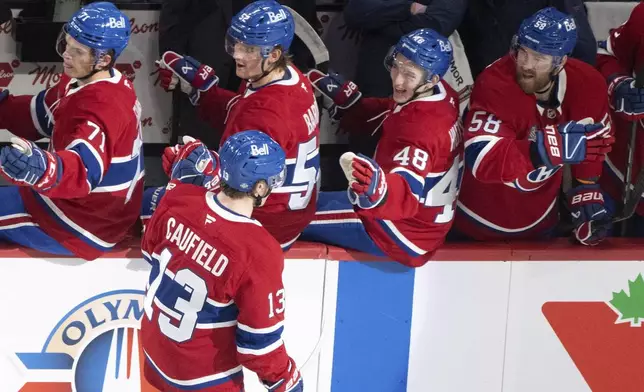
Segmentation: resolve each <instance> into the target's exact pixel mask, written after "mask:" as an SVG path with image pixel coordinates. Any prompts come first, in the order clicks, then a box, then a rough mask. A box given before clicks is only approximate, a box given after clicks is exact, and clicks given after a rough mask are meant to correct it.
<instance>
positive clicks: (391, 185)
mask: <svg viewBox="0 0 644 392" xmlns="http://www.w3.org/2000/svg"><path fill="white" fill-rule="evenodd" d="M451 60H452V46H451V44H450V43H449V41H448V40H447V38H445V37H442V36H441V35H440V34H438V33H436V32H435V31H433V30H430V29H420V30H416V31H413V32H411V33H409V34H407V35H405V36H404V37H402V38H401V39H400V41H399V42H398V44H396V45H395V46H394V47H393V48H392V50H391V52H390V53H389V55H388V56H387V58H386V60H385V65H386V67H387V69H389V71H390V74H391V81H392V85H393V90H394V93H393V97H392V98H362V97H361V93H360V92H359V90H358V88H357V86H356V85H355V84H354V83H353V82H348V81H345V80H344V79H343V78H342V77H341V76H340V75H338V74H337V73H331V74H329V75H326V74H324V73H322V72H320V71H317V70H313V71H310V72H309V74H308V77H309V78H310V80H311V82H312V83H313V85H314V86H315V87H316V88H317V89H318V90H319V91H320V92H321V93H322V94H324V95H325V96H326V97H327V98H329V100H330V101H332V102H333V105H332V106H331V107H330V108H329V112H330V115H331V117H332V118H335V119H340V118H341V123H340V126H341V127H342V128H344V129H346V130H349V131H353V132H370V133H376V132H381V134H382V135H381V137H380V140H379V142H378V146H377V148H376V153H375V156H374V157H373V158H369V157H366V156H364V155H361V154H360V155H355V154H353V153H345V154H344V155H343V156H342V157H341V158H340V164H341V166H342V169H343V171H344V174H345V176H346V177H347V179H348V180H349V188H348V190H347V192H322V193H320V196H319V202H318V212H317V213H316V216H315V219H314V221H313V222H311V225H310V226H309V227H308V228H307V229H306V230H305V231H304V233H303V237H302V238H303V239H306V240H313V241H320V242H324V243H328V244H333V245H338V246H342V247H346V248H351V249H357V250H360V251H365V252H368V253H371V254H375V255H383V254H384V255H387V256H388V257H390V258H392V259H393V260H396V261H398V262H400V263H402V264H405V265H408V266H412V267H417V266H420V265H423V264H425V263H426V262H427V261H428V260H429V259H430V258H431V257H432V255H433V254H434V252H435V251H436V249H437V248H438V247H439V246H440V245H441V244H442V243H443V242H444V240H445V236H446V234H447V232H448V231H449V229H450V227H451V225H452V221H453V217H454V208H455V203H456V197H457V195H458V189H459V186H460V180H461V174H462V165H463V163H462V153H463V145H462V127H461V122H460V119H459V102H458V95H457V94H456V92H454V90H453V89H452V88H451V87H450V86H449V85H448V84H447V83H445V82H444V81H442V77H443V76H444V75H445V73H446V72H447V70H448V68H449V64H450V62H451Z"/></svg>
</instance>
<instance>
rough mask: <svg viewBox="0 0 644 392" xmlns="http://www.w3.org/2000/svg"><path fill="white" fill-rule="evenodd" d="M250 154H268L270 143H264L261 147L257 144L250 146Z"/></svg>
mask: <svg viewBox="0 0 644 392" xmlns="http://www.w3.org/2000/svg"><path fill="white" fill-rule="evenodd" d="M250 154H251V155H252V156H254V157H256V156H258V155H260V156H261V155H268V144H266V143H264V144H262V146H261V147H257V146H256V145H255V144H253V145H252V146H250Z"/></svg>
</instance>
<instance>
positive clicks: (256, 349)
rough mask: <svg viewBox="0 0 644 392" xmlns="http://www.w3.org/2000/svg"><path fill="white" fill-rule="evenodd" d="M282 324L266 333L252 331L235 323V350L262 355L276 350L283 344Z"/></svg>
mask: <svg viewBox="0 0 644 392" xmlns="http://www.w3.org/2000/svg"><path fill="white" fill-rule="evenodd" d="M283 331H284V326H283V325H281V324H280V325H279V327H278V328H277V329H273V330H271V331H269V332H266V333H261V332H260V333H253V332H248V331H245V330H243V329H241V328H239V323H238V324H237V332H236V334H235V336H236V337H235V339H236V341H237V351H238V352H239V353H241V354H249V355H264V354H266V353H269V352H271V351H273V350H276V349H277V348H278V347H279V346H281V345H282V344H283V342H282V332H283Z"/></svg>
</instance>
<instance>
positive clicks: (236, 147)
mask: <svg viewBox="0 0 644 392" xmlns="http://www.w3.org/2000/svg"><path fill="white" fill-rule="evenodd" d="M219 160H220V163H221V177H222V181H223V182H224V183H226V185H228V186H229V187H231V188H233V189H236V190H238V191H241V192H250V191H251V190H252V188H253V186H254V185H255V184H256V183H257V181H261V180H264V181H266V183H267V184H268V186H269V188H270V189H275V188H278V187H280V186H282V184H283V183H284V179H285V178H286V155H285V154H284V150H283V149H282V147H280V145H279V144H277V142H276V141H275V140H273V139H271V138H270V136H268V135H267V134H265V133H263V132H261V131H255V130H249V131H243V132H239V133H236V134H234V135H232V136H231V137H229V138H228V139H226V142H225V143H224V145H223V146H222V147H221V148H220V149H219Z"/></svg>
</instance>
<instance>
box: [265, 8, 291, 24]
mask: <svg viewBox="0 0 644 392" xmlns="http://www.w3.org/2000/svg"><path fill="white" fill-rule="evenodd" d="M267 14H268V19H270V21H271V23H277V22H280V21H283V20H285V19H286V18H288V16H286V11H284V10H283V9H281V10H280V12H278V13H275V12H270V11H269V12H267Z"/></svg>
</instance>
